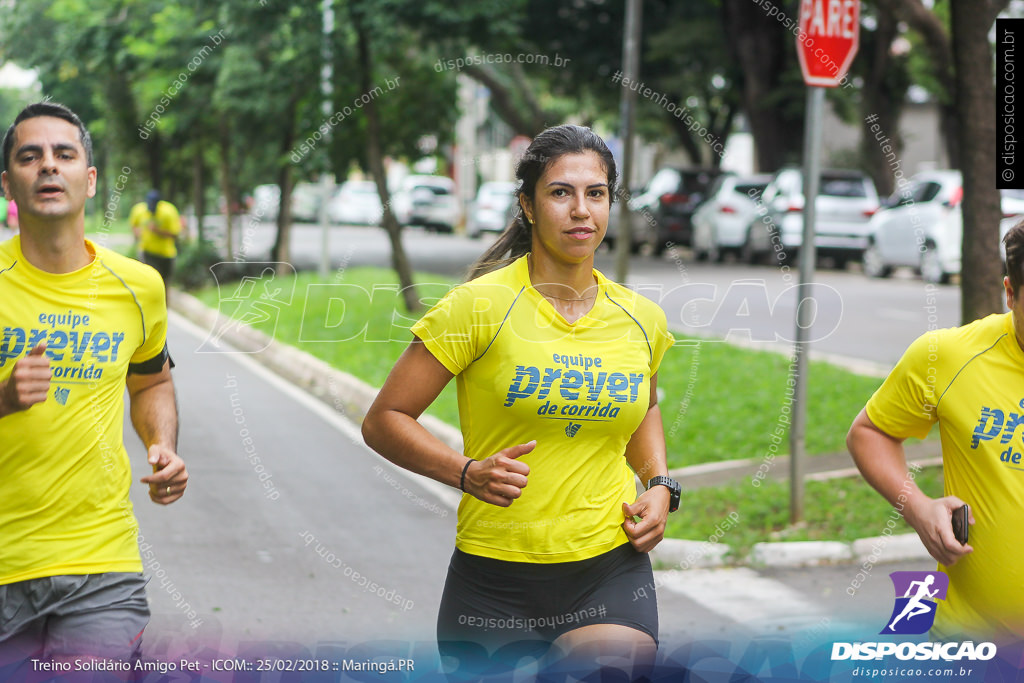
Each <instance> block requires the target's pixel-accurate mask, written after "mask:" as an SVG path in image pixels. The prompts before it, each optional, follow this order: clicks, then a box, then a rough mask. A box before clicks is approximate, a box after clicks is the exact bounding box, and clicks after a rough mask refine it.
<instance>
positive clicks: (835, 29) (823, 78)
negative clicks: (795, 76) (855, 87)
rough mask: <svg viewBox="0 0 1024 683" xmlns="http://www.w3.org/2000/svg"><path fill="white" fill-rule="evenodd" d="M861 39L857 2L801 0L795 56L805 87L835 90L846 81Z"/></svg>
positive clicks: (858, 4)
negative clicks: (797, 58)
mask: <svg viewBox="0 0 1024 683" xmlns="http://www.w3.org/2000/svg"><path fill="white" fill-rule="evenodd" d="M859 38H860V0H800V33H799V35H798V36H797V40H796V52H797V56H798V57H799V58H800V69H801V70H802V71H803V73H804V83H806V84H807V85H818V86H822V87H826V88H834V87H836V86H837V85H839V83H840V81H842V80H843V79H844V78H845V77H846V72H847V71H848V70H849V69H850V64H851V63H852V62H853V57H854V55H856V54H857V45H858V41H859Z"/></svg>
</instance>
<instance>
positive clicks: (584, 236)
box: [520, 151, 611, 264]
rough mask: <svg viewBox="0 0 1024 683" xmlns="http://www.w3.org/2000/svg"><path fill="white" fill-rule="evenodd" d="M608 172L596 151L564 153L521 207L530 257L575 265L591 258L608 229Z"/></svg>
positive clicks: (552, 164) (521, 200) (549, 166)
mask: <svg viewBox="0 0 1024 683" xmlns="http://www.w3.org/2000/svg"><path fill="white" fill-rule="evenodd" d="M610 199H611V198H610V196H609V193H608V169H606V168H605V165H604V162H603V161H602V160H601V157H599V156H598V155H597V153H596V152H589V151H588V152H584V153H582V154H564V155H562V156H561V157H559V158H558V159H556V160H555V161H553V162H552V163H551V164H550V165H548V167H547V170H545V171H544V174H543V175H541V177H540V179H539V180H538V181H537V185H536V186H535V187H534V189H533V199H532V200H531V199H530V198H529V197H527V196H525V195H523V196H521V197H520V203H521V205H522V208H523V213H524V215H525V216H526V218H527V219H528V220H529V221H530V222H531V223H532V225H533V229H532V239H533V246H532V250H533V253H534V258H538V257H541V258H543V257H549V258H551V259H553V260H555V261H557V262H559V263H564V264H578V263H583V262H585V261H586V260H587V259H593V256H594V251H596V250H597V247H598V245H599V244H601V240H603V239H604V235H605V232H606V231H607V229H608V211H609V207H610V205H611V201H610Z"/></svg>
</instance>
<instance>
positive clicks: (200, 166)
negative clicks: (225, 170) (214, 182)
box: [192, 146, 206, 242]
mask: <svg viewBox="0 0 1024 683" xmlns="http://www.w3.org/2000/svg"><path fill="white" fill-rule="evenodd" d="M192 206H193V207H195V211H196V239H197V240H198V241H199V242H202V241H203V240H205V239H206V235H205V232H204V230H203V218H204V217H205V216H206V164H205V163H204V162H203V148H202V146H196V150H195V155H194V156H193V157H192Z"/></svg>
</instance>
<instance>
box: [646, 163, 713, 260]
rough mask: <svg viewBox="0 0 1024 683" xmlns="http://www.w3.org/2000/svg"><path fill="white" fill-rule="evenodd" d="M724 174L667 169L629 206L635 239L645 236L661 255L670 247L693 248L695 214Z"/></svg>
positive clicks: (648, 184) (663, 169)
mask: <svg viewBox="0 0 1024 683" xmlns="http://www.w3.org/2000/svg"><path fill="white" fill-rule="evenodd" d="M721 174H722V171H720V170H718V169H713V168H673V167H665V168H662V169H661V170H659V171H658V172H657V173H655V174H654V177H652V178H651V180H650V182H648V183H647V185H646V186H645V187H644V189H643V190H641V191H640V193H639V194H638V195H636V196H635V197H634V198H633V199H632V200H631V201H630V203H629V207H630V222H631V225H632V227H633V234H634V236H639V235H643V234H646V235H648V239H647V241H648V242H649V243H650V244H651V245H652V246H653V247H654V253H656V254H660V253H662V252H663V251H665V249H666V248H667V247H669V246H671V245H676V246H682V247H689V246H691V245H692V244H693V212H694V211H696V210H697V207H698V206H700V205H701V202H703V201H704V200H705V199H707V197H708V192H709V190H710V189H711V185H712V184H714V182H715V180H716V179H717V178H718V176H720V175H721Z"/></svg>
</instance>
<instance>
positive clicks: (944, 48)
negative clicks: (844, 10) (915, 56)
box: [876, 0, 992, 168]
mask: <svg viewBox="0 0 1024 683" xmlns="http://www.w3.org/2000/svg"><path fill="white" fill-rule="evenodd" d="M876 1H877V2H878V6H879V8H880V9H881V10H882V11H883V12H886V11H891V12H893V13H894V14H895V15H896V17H897V18H898V19H900V20H901V21H905V22H907V23H908V24H909V25H910V26H911V27H912V28H913V29H914V30H915V31H917V32H918V33H920V34H921V37H922V38H924V44H925V48H926V49H927V50H928V55H929V57H930V58H931V59H930V61H931V64H932V72H933V73H934V74H935V79H936V80H937V81H938V82H939V83H941V84H942V85H943V86H944V87H945V88H946V94H945V96H944V97H940V100H939V131H940V135H941V137H942V139H943V140H945V141H946V154H947V155H948V156H949V166H950V168H959V167H960V138H959V135H958V131H959V128H958V126H957V105H956V99H957V98H956V86H955V83H954V77H953V48H952V46H951V45H950V38H949V31H948V29H947V28H946V27H945V26H944V25H943V23H942V22H941V21H940V20H939V18H938V17H937V16H935V13H934V12H932V11H931V10H930V9H928V8H927V7H925V6H924V3H923V2H921V0H876ZM976 6H977V5H976ZM979 10H980V11H983V12H984V11H987V10H985V9H984V8H981V7H979ZM991 23H992V22H991V21H990V22H989V24H991ZM985 44H986V45H987V44H988V42H987V40H986V43H985Z"/></svg>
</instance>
